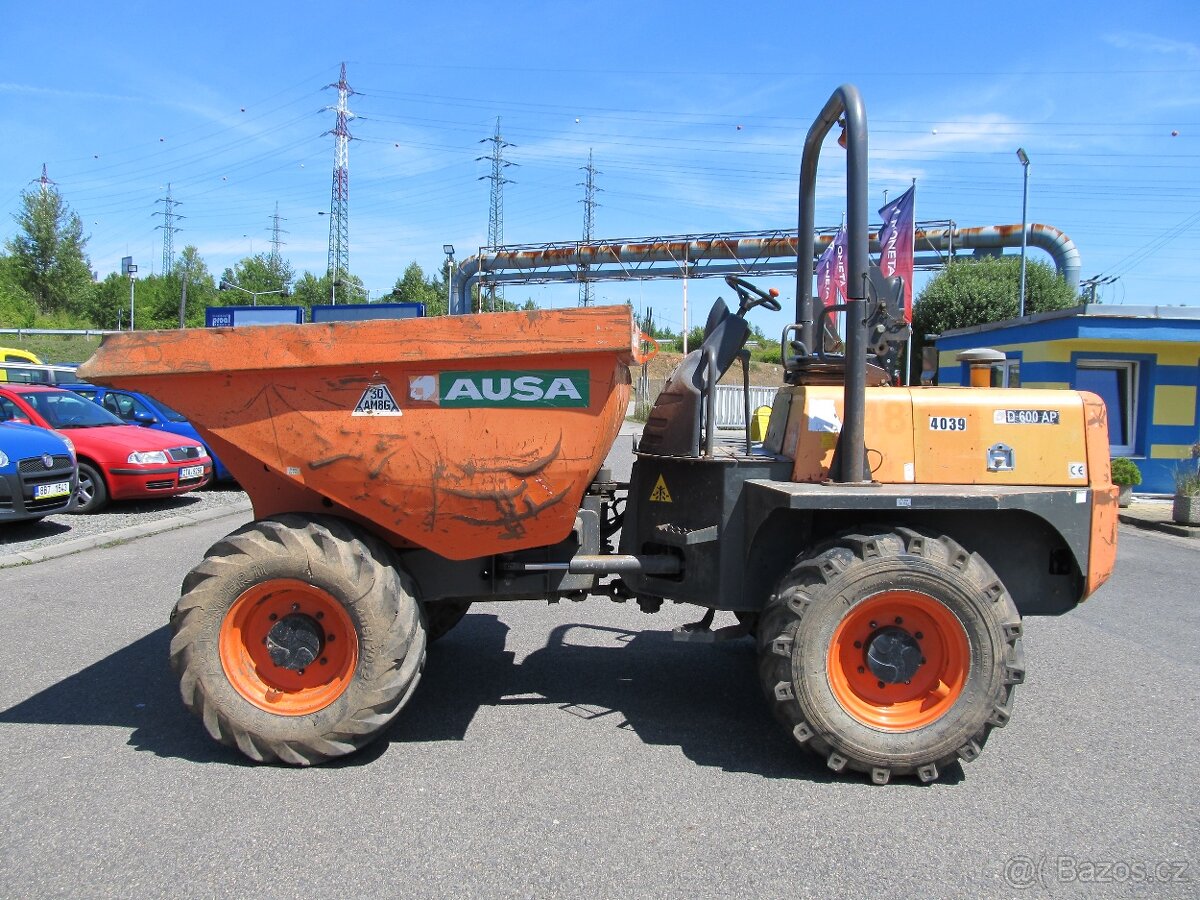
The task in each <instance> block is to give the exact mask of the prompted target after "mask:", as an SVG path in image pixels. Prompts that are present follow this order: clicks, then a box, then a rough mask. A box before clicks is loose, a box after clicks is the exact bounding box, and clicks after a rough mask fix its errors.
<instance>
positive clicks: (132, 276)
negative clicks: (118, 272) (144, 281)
mask: <svg viewBox="0 0 1200 900" xmlns="http://www.w3.org/2000/svg"><path fill="white" fill-rule="evenodd" d="M125 271H126V272H128V273H129V330H130V331H133V284H134V282H135V281H137V266H135V265H134V264H133V263H130V264H129V265H128V266H127V267H126V268H125Z"/></svg>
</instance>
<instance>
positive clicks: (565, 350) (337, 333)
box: [79, 306, 639, 559]
mask: <svg viewBox="0 0 1200 900" xmlns="http://www.w3.org/2000/svg"><path fill="white" fill-rule="evenodd" d="M638 352H639V337H638V331H637V329H636V327H635V325H634V322H633V317H632V312H631V310H630V309H629V308H628V307H624V306H622V307H597V308H585V309H571V310H559V311H535V312H514V313H493V314H486V315H473V316H454V317H437V318H428V319H408V320H400V321H395V320H378V321H367V322H333V323H322V324H308V325H270V326H243V327H240V328H214V329H187V330H180V331H153V332H132V333H126V334H116V335H109V336H107V337H106V338H105V339H104V341H103V343H102V344H101V346H100V348H99V349H98V350H97V351H96V353H95V354H94V355H93V356H92V358H91V359H90V360H88V361H87V362H86V363H85V364H84V365H83V366H82V367H81V368H80V370H79V375H80V377H82V378H85V379H87V380H88V381H91V382H94V383H97V384H103V385H108V386H112V387H118V388H128V389H132V390H138V391H142V392H144V393H147V394H150V395H152V396H154V397H157V398H158V399H160V400H162V401H163V402H165V403H167V404H169V405H170V406H173V407H174V408H175V409H177V410H179V411H180V412H181V413H183V414H184V415H185V416H186V417H187V418H188V419H189V420H190V421H191V422H192V423H193V424H194V425H195V426H196V428H197V429H198V430H199V431H200V433H201V435H202V436H203V437H204V439H205V440H206V441H207V442H209V445H210V447H211V448H212V449H213V451H214V452H215V453H216V454H218V455H219V456H220V457H221V459H222V460H223V461H224V462H225V464H226V465H227V466H228V467H229V469H230V471H231V472H232V473H233V474H234V476H235V477H236V478H237V479H238V481H239V483H240V484H241V485H242V487H243V488H244V489H245V490H246V492H247V494H248V495H249V496H250V499H251V501H252V503H253V504H254V513H255V516H256V517H258V518H264V517H266V516H270V515H274V514H277V513H282V512H309V513H325V514H334V515H341V516H345V517H347V518H350V519H354V520H356V521H359V522H361V523H363V524H366V525H367V526H368V527H370V528H371V529H372V530H373V531H375V532H376V533H378V534H380V535H381V536H383V537H384V538H385V539H386V540H388V541H389V542H390V543H391V544H393V545H394V546H403V547H409V546H417V547H424V548H426V549H429V550H432V551H434V552H436V553H438V554H441V555H442V556H445V557H447V558H449V559H469V558H473V557H478V556H484V555H488V554H493V553H503V552H507V551H514V550H520V549H524V548H528V547H539V546H545V545H549V544H554V543H557V542H558V541H561V540H563V539H564V538H566V537H567V535H568V534H570V531H571V529H572V527H573V525H574V522H575V514H576V511H577V510H578V508H579V504H580V501H581V498H582V496H583V493H584V491H585V490H586V488H587V486H588V484H589V483H590V482H591V480H592V479H593V478H594V477H595V475H596V473H597V471H598V470H599V468H600V466H601V464H602V463H603V461H604V458H605V456H606V455H607V454H608V451H609V449H610V448H611V446H612V443H613V441H614V440H615V439H616V436H617V434H618V432H619V430H620V426H621V422H622V421H623V419H624V417H625V413H626V408H627V405H628V401H629V383H630V381H629V370H628V365H629V364H630V363H632V362H634V361H635V360H637V359H638Z"/></svg>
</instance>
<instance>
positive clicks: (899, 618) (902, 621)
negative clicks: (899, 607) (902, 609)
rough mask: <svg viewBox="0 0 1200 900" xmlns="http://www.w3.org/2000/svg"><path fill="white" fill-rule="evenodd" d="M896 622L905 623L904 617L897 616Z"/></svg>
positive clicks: (898, 623)
mask: <svg viewBox="0 0 1200 900" xmlns="http://www.w3.org/2000/svg"><path fill="white" fill-rule="evenodd" d="M896 624H897V625H903V624H904V619H903V618H901V617H900V616H896Z"/></svg>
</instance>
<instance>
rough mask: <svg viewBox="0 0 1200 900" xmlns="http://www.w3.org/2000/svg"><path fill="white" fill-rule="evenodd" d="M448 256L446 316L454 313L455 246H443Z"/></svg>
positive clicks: (443, 250)
mask: <svg viewBox="0 0 1200 900" xmlns="http://www.w3.org/2000/svg"><path fill="white" fill-rule="evenodd" d="M442 252H443V253H445V254H446V315H450V314H451V313H452V312H454V278H453V276H454V245H453V244H442Z"/></svg>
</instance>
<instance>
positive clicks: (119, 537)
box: [0, 500, 251, 569]
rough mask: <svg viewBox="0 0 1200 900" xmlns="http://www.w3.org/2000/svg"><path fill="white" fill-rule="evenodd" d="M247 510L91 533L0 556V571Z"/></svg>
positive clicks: (225, 509)
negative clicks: (74, 538)
mask: <svg viewBox="0 0 1200 900" xmlns="http://www.w3.org/2000/svg"><path fill="white" fill-rule="evenodd" d="M250 509H251V507H250V501H249V500H246V501H244V502H242V503H237V504H234V505H232V506H223V507H219V508H217V509H208V510H204V511H203V512H198V513H195V514H193V515H186V514H184V515H178V516H168V517H167V518H165V519H155V520H154V521H153V522H145V523H143V524H140V525H130V526H128V527H126V528H118V529H116V530H115V531H107V532H105V533H104V534H93V535H89V536H88V537H85V538H78V539H77V540H73V541H63V542H62V543H61V544H51V545H50V546H49V547H45V548H42V549H39V550H27V551H25V552H23V553H9V554H5V555H0V569H7V568H11V567H12V566H23V565H28V564H30V563H39V562H45V561H46V560H48V559H58V558H59V557H63V556H70V555H71V554H73V553H81V552H83V551H84V550H92V549H94V548H96V547H107V546H109V545H111V544H120V543H124V542H125V541H132V540H136V539H137V538H141V537H147V536H148V535H152V534H161V533H162V532H164V531H174V530H175V529H176V528H186V527H187V526H188V525H197V524H199V523H201V522H212V521H215V520H217V519H223V518H225V517H227V516H236V515H241V514H243V513H247V512H249V511H250Z"/></svg>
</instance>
